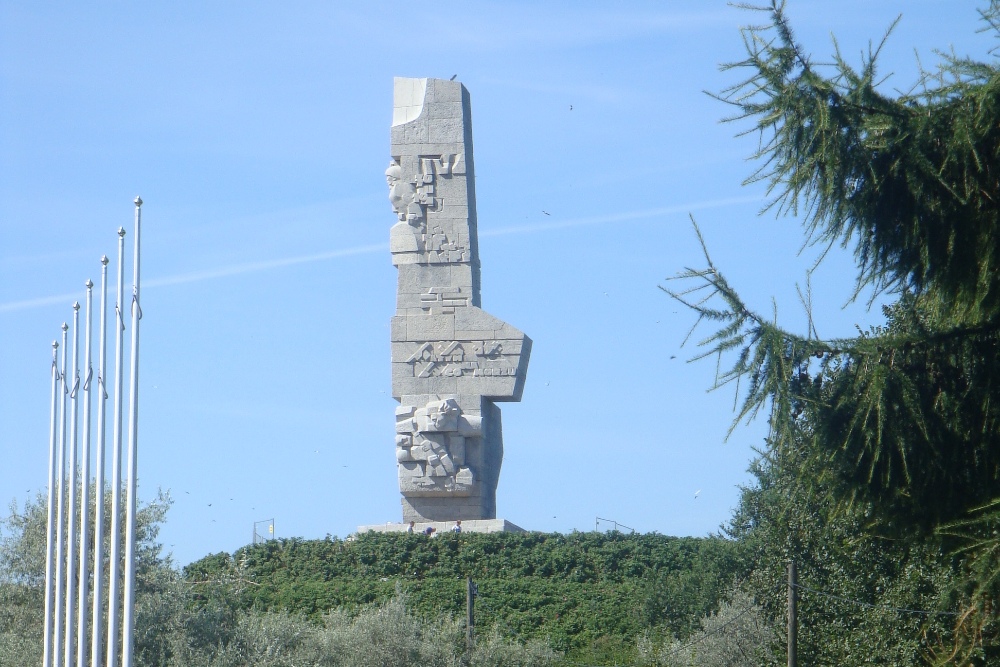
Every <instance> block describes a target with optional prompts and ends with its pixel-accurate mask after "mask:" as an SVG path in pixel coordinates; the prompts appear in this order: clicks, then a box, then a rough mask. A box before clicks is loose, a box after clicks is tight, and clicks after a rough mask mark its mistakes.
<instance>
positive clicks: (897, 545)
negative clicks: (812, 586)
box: [671, 0, 1000, 664]
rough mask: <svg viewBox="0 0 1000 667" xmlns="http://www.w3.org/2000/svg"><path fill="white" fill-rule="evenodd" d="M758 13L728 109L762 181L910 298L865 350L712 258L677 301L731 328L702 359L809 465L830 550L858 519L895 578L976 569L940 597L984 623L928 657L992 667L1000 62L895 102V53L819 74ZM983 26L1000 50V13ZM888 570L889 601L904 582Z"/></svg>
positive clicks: (949, 74) (998, 480) (780, 444)
mask: <svg viewBox="0 0 1000 667" xmlns="http://www.w3.org/2000/svg"><path fill="white" fill-rule="evenodd" d="M756 9H758V10H759V11H762V12H764V13H765V14H766V15H767V17H768V19H769V21H768V23H767V25H764V26H761V27H757V28H748V29H746V30H745V31H744V43H745V45H746V52H747V57H746V59H744V60H743V61H740V62H738V63H734V64H732V65H728V66H727V69H729V70H732V71H738V72H741V73H743V74H744V75H745V78H744V79H743V80H742V81H741V82H739V83H737V84H736V85H734V86H733V87H731V88H729V89H728V90H726V91H724V92H723V93H722V94H721V95H720V96H719V98H720V99H721V100H723V101H725V102H726V103H728V104H731V105H733V106H734V107H736V109H737V113H736V114H735V116H734V117H733V118H732V119H731V120H737V121H749V122H750V124H751V127H750V129H749V130H748V132H754V133H759V134H760V135H761V144H760V145H761V148H760V150H759V151H758V152H757V154H756V155H755V156H754V157H755V158H757V159H758V160H759V165H760V166H759V168H758V170H757V171H756V172H754V174H753V175H752V176H751V178H750V180H751V181H753V180H763V181H766V182H767V184H768V187H769V192H770V193H771V195H772V196H773V197H774V199H773V200H772V203H771V206H772V207H773V208H774V209H775V210H776V211H778V212H779V213H793V214H802V215H803V222H804V226H805V233H806V236H807V238H808V239H810V240H812V241H813V242H818V243H820V244H825V245H832V244H835V243H838V244H841V245H843V246H845V247H848V248H851V249H853V251H854V253H855V256H856V258H857V263H858V272H859V273H858V281H857V286H858V290H860V289H861V288H863V287H870V288H874V289H875V290H876V291H878V290H891V291H893V292H894V293H895V294H896V296H897V300H896V302H895V303H894V304H893V305H892V306H890V307H888V308H887V309H886V311H885V315H886V319H887V322H886V324H885V326H882V327H875V328H872V329H871V330H869V331H867V332H861V333H860V335H859V336H857V337H855V338H850V339H840V340H827V341H824V340H819V339H818V337H817V335H816V331H815V329H814V328H813V327H812V324H811V320H810V326H809V329H808V330H807V331H806V332H804V334H802V335H796V334H794V333H791V332H788V331H786V330H784V329H782V328H781V327H780V326H779V325H778V324H777V322H776V320H777V317H776V315H770V316H763V315H761V314H759V313H757V312H755V311H754V310H753V309H752V308H750V307H749V306H747V304H745V303H744V302H743V300H742V299H741V298H740V296H739V294H738V293H737V291H736V289H734V287H733V286H731V285H730V284H729V283H728V282H727V281H726V279H725V277H724V276H723V274H722V273H721V272H720V271H719V270H718V268H717V267H716V266H715V265H714V264H713V263H712V261H711V259H710V258H709V256H708V253H707V251H706V253H705V257H706V262H707V267H706V268H705V269H702V270H693V269H691V270H687V271H685V272H683V273H682V274H680V275H679V276H678V278H680V279H681V280H682V281H686V282H687V283H688V285H686V286H684V287H682V288H681V289H676V290H672V291H671V294H672V295H673V296H674V297H675V298H677V299H679V300H681V301H682V302H684V303H686V304H688V305H689V306H690V307H691V308H692V309H694V310H695V311H696V312H697V314H698V316H699V321H701V320H706V321H709V322H713V323H715V324H716V325H717V326H718V330H717V331H715V332H714V333H712V334H711V335H709V336H708V337H706V338H705V339H703V340H702V341H701V345H703V346H704V350H705V351H704V353H703V355H702V356H718V357H720V358H721V357H722V356H726V357H728V358H731V359H733V363H732V366H730V367H729V370H727V371H724V372H722V373H721V374H720V375H719V376H718V377H717V380H716V385H717V386H721V385H725V384H728V383H734V384H735V385H736V386H737V391H738V392H739V393H740V394H741V395H742V399H743V400H742V403H741V407H740V410H739V412H738V415H737V421H740V420H742V419H745V418H752V417H753V416H754V415H756V414H757V413H758V412H760V411H761V410H764V411H765V412H768V413H769V415H770V424H771V437H770V440H769V442H768V452H767V457H768V459H769V460H771V461H772V462H773V461H781V460H784V459H788V460H795V461H797V462H798V463H799V465H798V468H797V469H798V477H797V480H798V481H797V483H798V484H799V485H800V486H801V487H802V493H804V494H805V497H807V498H811V499H815V500H816V501H822V502H820V506H821V507H822V508H823V512H824V514H822V516H820V517H812V518H811V521H820V522H821V523H820V525H821V526H822V527H823V530H833V531H834V532H833V533H829V534H828V533H825V532H822V531H821V533H819V534H822V535H826V537H824V539H827V538H829V537H833V536H835V534H836V531H835V529H837V528H838V527H839V523H843V524H844V525H845V526H847V527H849V528H850V530H851V531H854V532H856V533H857V534H858V535H859V537H858V538H857V540H856V544H857V545H858V548H859V549H860V551H859V552H858V553H857V554H855V558H856V559H861V554H873V555H874V556H875V557H876V558H877V559H878V558H881V557H882V556H880V555H879V550H878V544H879V542H878V540H888V541H885V545H886V546H885V547H883V548H882V551H884V552H885V554H886V558H888V561H886V563H888V564H889V565H892V563H893V562H900V563H904V562H908V560H907V559H908V558H910V557H912V556H913V555H914V554H916V555H917V556H916V559H917V561H919V562H920V563H926V562H931V561H933V562H934V563H936V565H935V566H934V567H937V565H940V564H941V563H940V562H939V561H938V560H935V559H937V558H939V557H940V558H945V559H947V558H948V557H949V555H950V554H958V555H961V558H959V559H957V560H956V561H954V562H952V563H950V564H949V566H948V572H949V573H950V575H949V576H950V577H951V580H952V587H953V596H952V597H950V598H948V599H942V600H939V604H942V605H951V607H950V609H951V610H952V611H956V610H958V609H962V610H963V612H967V613H964V614H963V616H961V617H960V618H961V624H960V625H959V627H958V628H957V630H956V632H955V633H954V634H953V635H952V640H953V641H954V646H953V647H952V648H953V649H954V651H955V652H954V654H953V655H952V654H951V653H950V652H949V651H946V650H942V649H941V647H938V648H937V649H934V648H932V647H931V644H926V645H925V648H926V650H927V655H925V657H927V658H928V659H933V660H938V661H940V662H942V663H944V662H948V661H952V662H954V663H961V664H965V661H968V660H980V661H982V660H987V659H988V658H989V656H990V654H991V651H992V650H993V649H991V646H992V645H993V643H994V642H996V640H997V637H996V629H995V628H993V625H992V623H993V619H994V618H995V612H994V610H995V609H996V608H997V604H996V601H997V599H998V597H1000V577H998V575H1000V537H998V535H1000V534H998V532H997V531H996V526H997V525H1000V428H998V427H1000V422H998V418H1000V415H998V413H997V409H998V406H1000V375H998V373H1000V359H998V354H997V352H998V349H1000V347H998V343H1000V270H998V269H1000V263H998V262H1000V233H998V232H1000V225H998V223H1000V206H998V203H1000V174H998V168H997V164H998V158H1000V96H998V93H1000V66H998V64H997V63H996V62H995V61H991V62H989V63H983V62H973V61H971V60H967V59H962V58H956V57H952V56H948V55H941V56H940V57H941V65H940V66H939V68H938V69H937V70H936V71H935V72H927V73H925V74H924V75H923V76H922V78H921V79H920V80H919V81H918V82H916V84H915V85H914V87H913V88H912V90H911V92H907V93H902V94H892V95H888V94H886V93H884V92H883V91H882V90H880V88H879V84H880V82H881V80H880V79H879V74H878V72H877V55H878V51H879V49H881V48H884V44H882V45H880V46H879V47H878V48H876V49H874V50H872V51H871V52H870V53H869V54H868V55H867V56H866V57H864V58H863V59H862V62H861V64H860V66H859V67H857V68H854V67H852V66H851V65H849V64H848V63H847V62H846V61H845V60H844V59H843V58H842V57H841V55H840V54H839V52H835V53H834V57H833V62H832V64H830V65H827V66H820V65H818V64H816V62H815V61H813V60H812V58H811V56H809V55H808V54H807V52H806V51H805V50H804V49H803V48H802V47H801V46H800V45H799V44H797V43H796V42H795V39H794V36H793V34H792V30H791V28H790V26H789V23H788V20H787V18H786V16H785V14H784V8H783V3H782V2H778V0H774V1H773V2H772V3H771V4H770V6H768V7H764V8H756ZM982 15H983V18H984V19H985V20H986V21H987V22H988V24H989V25H988V28H989V29H991V30H993V31H996V32H998V34H1000V1H997V0H994V1H993V2H991V4H990V6H989V8H988V9H987V10H985V11H983V12H982ZM803 300H804V302H805V303H807V304H808V301H809V299H808V296H807V295H806V296H805V298H804V299H803ZM810 318H811V313H810ZM783 474H787V471H786V472H785V473H783ZM823 522H826V523H823ZM792 525H793V526H797V527H798V529H799V530H801V531H803V534H807V533H808V529H809V528H810V527H812V524H811V523H809V522H805V523H803V524H802V525H800V526H799V525H798V524H792ZM795 535H796V533H795V531H790V532H789V537H790V538H793V537H795ZM845 539H846V534H845ZM865 540H869V541H870V542H869V543H867V544H866V543H865ZM814 546H816V547H817V548H818V547H819V546H821V545H820V544H818V543H817V544H816V545H814ZM852 548H853V547H852ZM843 553H844V554H848V553H850V549H847V550H846V551H844V552H843ZM933 554H936V555H934V556H933V557H932V556H931V555H933ZM928 558H930V559H931V560H930V561H928V560H927V559H928ZM861 562H864V561H863V559H862V560H861ZM879 562H882V561H881V560H879ZM870 565H871V567H872V571H871V572H872V577H874V579H872V581H875V582H881V583H877V584H876V585H877V586H880V587H881V589H882V590H888V589H887V586H888V585H889V582H892V581H895V579H894V577H895V578H897V579H898V578H900V577H905V576H906V572H904V571H902V570H894V569H892V567H890V568H889V570H887V571H885V572H882V571H881V570H879V569H878V568H876V567H875V564H874V563H870ZM845 571H850V570H849V569H848V570H845ZM880 577H881V579H880ZM860 580H861V581H865V580H866V578H864V577H860ZM843 583H844V585H845V586H846V585H847V584H848V580H847V579H845V581H844V582H843ZM936 590H937V589H936ZM865 592H866V591H865V590H859V591H858V593H859V595H861V594H862V593H865ZM869 592H872V591H869ZM945 597H946V598H947V597H948V596H945ZM862 599H864V598H863V596H862ZM918 630H919V631H920V632H931V630H928V629H927V628H925V627H922V626H917V625H913V626H912V627H911V628H910V630H909V631H910V632H911V634H912V633H917V632H918ZM934 633H937V629H935V630H934ZM977 664H978V663H977Z"/></svg>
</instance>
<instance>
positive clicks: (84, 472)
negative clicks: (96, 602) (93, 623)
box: [76, 279, 94, 667]
mask: <svg viewBox="0 0 1000 667" xmlns="http://www.w3.org/2000/svg"><path fill="white" fill-rule="evenodd" d="M86 286H87V317H86V320H87V325H86V326H87V328H86V331H85V332H84V341H85V342H84V344H83V368H84V370H85V371H86V373H87V378H86V379H85V380H84V381H83V450H82V451H81V452H80V480H81V482H80V576H79V577H78V591H79V594H78V595H77V597H78V598H79V601H78V605H77V611H76V616H77V619H78V620H79V629H78V630H77V633H76V667H87V591H88V590H89V587H88V582H89V581H90V570H89V567H90V561H89V559H88V555H89V552H90V521H89V519H90V408H91V404H90V395H91V391H90V387H91V382H90V381H91V380H92V379H93V377H94V366H93V363H92V361H91V358H90V357H91V355H90V352H91V349H92V348H93V345H91V341H90V332H91V330H92V329H93V323H94V316H93V310H94V308H93V306H94V281H93V280H90V279H87V283H86Z"/></svg>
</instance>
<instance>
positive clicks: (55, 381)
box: [42, 341, 59, 667]
mask: <svg viewBox="0 0 1000 667" xmlns="http://www.w3.org/2000/svg"><path fill="white" fill-rule="evenodd" d="M58 350H59V342H58V341H52V371H51V372H52V403H51V408H50V409H49V415H50V417H49V486H48V493H49V496H48V504H47V506H46V512H47V514H48V520H47V521H46V524H45V635H44V637H45V640H44V649H43V652H42V667H52V596H53V593H54V591H53V587H52V568H53V565H54V562H53V561H54V558H55V555H54V551H55V535H54V531H55V527H56V525H55V524H56V519H55V510H56V507H55V502H56V491H55V485H56V423H57V419H58V414H57V412H56V389H57V387H58V386H59V364H58V363H57V362H56V356H57V353H58Z"/></svg>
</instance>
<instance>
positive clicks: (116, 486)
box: [95, 227, 125, 667]
mask: <svg viewBox="0 0 1000 667" xmlns="http://www.w3.org/2000/svg"><path fill="white" fill-rule="evenodd" d="M124 300H125V228H124V227H119V228H118V302H117V305H116V306H115V319H116V321H117V325H116V326H117V329H118V340H117V342H116V343H115V405H114V426H113V428H114V435H113V440H114V442H113V447H114V451H113V452H112V454H111V553H110V554H109V555H108V559H109V561H110V563H109V569H110V571H111V574H109V575H108V644H107V651H108V661H107V666H108V667H118V637H119V633H118V609H119V605H118V596H119V592H118V591H119V589H120V585H119V583H118V579H119V573H120V572H121V551H122V531H121V525H122V524H121V510H122V348H123V347H124V341H123V340H122V337H123V336H124V335H125V320H124V318H123V317H122V301H124ZM95 667H96V665H95Z"/></svg>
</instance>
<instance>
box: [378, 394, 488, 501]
mask: <svg viewBox="0 0 1000 667" xmlns="http://www.w3.org/2000/svg"><path fill="white" fill-rule="evenodd" d="M482 433H483V428H482V418H481V417H476V416H472V415H464V414H462V409H461V408H460V407H459V406H458V402H457V401H455V399H452V398H446V399H442V400H435V401H430V402H429V403H427V404H426V405H425V406H424V407H422V408H418V407H415V406H411V405H404V406H400V407H398V408H396V461H397V462H398V463H399V490H400V491H402V492H403V493H404V494H405V495H411V496H442V495H453V496H467V495H469V494H471V493H472V492H473V490H474V487H475V484H476V475H475V473H474V472H473V470H472V468H471V467H470V466H469V465H467V462H466V440H467V439H473V438H479V437H481V436H482Z"/></svg>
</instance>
